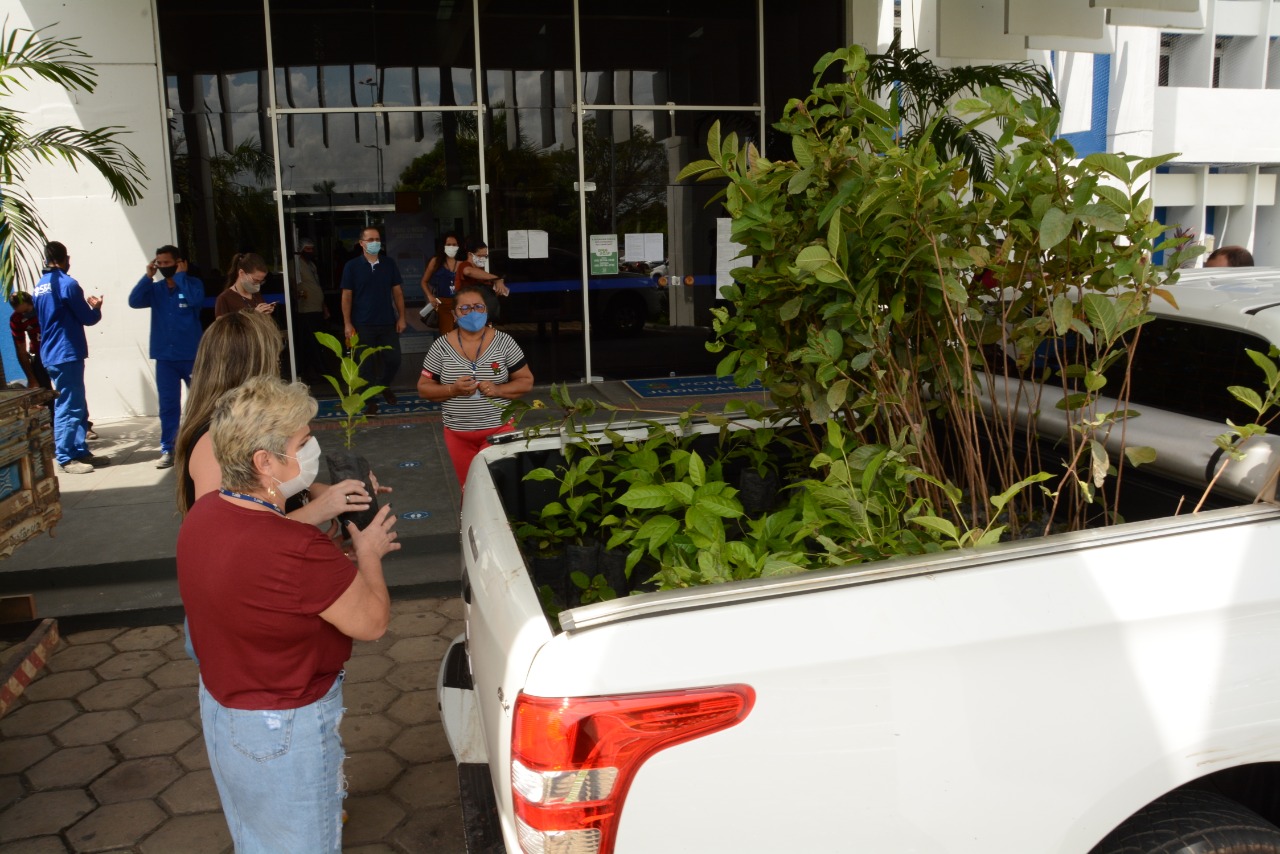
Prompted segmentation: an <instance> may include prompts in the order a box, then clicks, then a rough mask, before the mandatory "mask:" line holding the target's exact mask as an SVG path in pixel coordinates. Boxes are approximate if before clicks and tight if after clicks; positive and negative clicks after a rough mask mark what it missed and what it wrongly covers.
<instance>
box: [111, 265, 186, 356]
mask: <svg viewBox="0 0 1280 854" xmlns="http://www.w3.org/2000/svg"><path fill="white" fill-rule="evenodd" d="M173 284H174V286H173V287H172V288H170V287H169V283H168V281H167V280H166V279H164V278H163V277H161V279H160V281H158V282H153V281H152V280H151V277H150V276H143V277H142V278H141V279H139V280H138V284H136V285H134V286H133V291H132V292H131V293H130V294H129V307H130V308H150V309H151V358H153V359H158V360H161V361H170V362H189V361H191V360H192V359H194V358H195V357H196V348H197V347H199V346H200V336H201V335H203V334H204V329H203V328H202V327H201V326H200V308H201V306H203V305H204V283H203V282H201V281H200V280H199V279H197V278H196V277H195V276H188V275H187V274H186V273H182V272H179V273H174V274H173Z"/></svg>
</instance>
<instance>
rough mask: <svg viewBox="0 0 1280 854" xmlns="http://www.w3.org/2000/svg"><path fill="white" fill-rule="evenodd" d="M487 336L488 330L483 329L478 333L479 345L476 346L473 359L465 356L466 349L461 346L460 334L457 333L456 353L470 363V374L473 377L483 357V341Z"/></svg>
mask: <svg viewBox="0 0 1280 854" xmlns="http://www.w3.org/2000/svg"><path fill="white" fill-rule="evenodd" d="M488 335H489V330H488V329H484V330H482V331H481V332H480V343H479V344H477V345H476V357H475V358H474V359H472V358H470V357H469V356H467V349H466V348H465V347H463V346H462V332H461V331H459V332H458V353H460V354H461V355H462V358H464V359H466V360H467V361H468V362H470V363H471V374H472V376H475V372H476V371H478V370H480V357H481V356H482V355H484V339H485V338H486V337H487V336H488Z"/></svg>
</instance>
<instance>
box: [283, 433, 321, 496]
mask: <svg viewBox="0 0 1280 854" xmlns="http://www.w3.org/2000/svg"><path fill="white" fill-rule="evenodd" d="M280 456H282V457H289V459H291V460H297V461H298V475H297V477H291V478H289V479H288V480H286V481H284V482H283V483H281V482H280V481H278V480H277V481H276V483H277V484H279V486H278V487H277V488H278V489H279V490H280V494H281V495H283V496H284V497H285V498H292V497H293V496H295V495H297V494H298V493H299V492H301V491H302V490H304V489H306V488H307V487H309V486H311V484H313V483H315V480H316V475H317V474H319V473H320V443H319V442H317V441H316V437H315V436H312V437H311V438H310V439H308V440H307V441H305V442H303V443H302V447H301V448H299V449H298V456H296V457H290V456H289V455H288V454H281V455H280ZM272 480H275V478H272Z"/></svg>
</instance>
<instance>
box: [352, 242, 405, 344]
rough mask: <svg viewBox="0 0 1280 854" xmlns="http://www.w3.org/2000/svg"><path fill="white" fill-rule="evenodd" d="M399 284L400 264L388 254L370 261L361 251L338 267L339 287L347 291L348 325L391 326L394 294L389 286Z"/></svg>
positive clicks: (395, 316) (394, 316)
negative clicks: (348, 302) (345, 264)
mask: <svg viewBox="0 0 1280 854" xmlns="http://www.w3.org/2000/svg"><path fill="white" fill-rule="evenodd" d="M401 284H402V282H401V281H400V268H399V267H397V266H396V262H395V261H393V260H391V259H390V258H379V259H378V263H376V264H370V263H369V259H367V258H365V257H364V255H361V256H360V257H359V258H352V259H351V260H350V261H348V262H347V266H345V267H343V268H342V289H343V290H344V291H351V292H352V294H351V325H352V326H395V325H396V321H397V320H399V317H398V316H397V315H396V303H395V297H394V295H393V294H392V289H393V288H395V287H398V286H400V285H401Z"/></svg>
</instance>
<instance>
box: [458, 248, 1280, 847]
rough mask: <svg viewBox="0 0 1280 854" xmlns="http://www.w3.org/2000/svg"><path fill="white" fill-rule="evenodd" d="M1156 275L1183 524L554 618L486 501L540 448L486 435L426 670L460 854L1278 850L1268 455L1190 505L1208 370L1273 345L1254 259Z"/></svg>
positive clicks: (906, 561) (1274, 538)
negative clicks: (1171, 278) (1160, 283)
mask: <svg viewBox="0 0 1280 854" xmlns="http://www.w3.org/2000/svg"><path fill="white" fill-rule="evenodd" d="M1173 291H1174V293H1175V295H1176V297H1177V300H1178V303H1179V305H1180V310H1178V311H1175V310H1173V309H1172V308H1168V307H1162V306H1154V307H1153V311H1155V312H1157V313H1158V314H1159V315H1160V318H1159V320H1157V321H1155V322H1154V323H1153V325H1151V326H1148V327H1146V328H1144V332H1143V336H1144V338H1143V344H1142V348H1144V353H1145V354H1146V355H1147V356H1149V357H1151V358H1150V359H1149V360H1148V362H1147V363H1146V364H1148V365H1149V366H1150V369H1151V371H1152V377H1151V378H1150V379H1148V378H1144V377H1142V376H1139V377H1138V378H1137V379H1135V401H1134V403H1133V408H1135V409H1138V410H1139V411H1141V412H1142V413H1143V416H1142V418H1140V419H1133V420H1132V423H1133V424H1138V423H1139V422H1141V421H1144V420H1146V421H1147V422H1149V423H1151V424H1152V425H1153V430H1154V433H1153V434H1151V435H1148V436H1145V437H1144V438H1143V440H1142V441H1143V442H1144V443H1147V444H1152V445H1155V446H1156V447H1157V449H1158V450H1159V451H1160V452H1161V453H1162V455H1163V456H1162V458H1161V461H1160V462H1158V463H1155V464H1152V466H1151V467H1150V468H1149V469H1148V470H1147V479H1148V481H1149V483H1148V485H1149V486H1150V487H1151V488H1150V490H1149V492H1148V495H1149V496H1154V498H1153V506H1155V507H1157V508H1158V509H1156V510H1155V511H1154V512H1156V513H1157V514H1164V513H1170V512H1172V510H1173V508H1174V507H1175V506H1176V503H1177V499H1178V498H1179V497H1181V496H1185V497H1186V498H1187V501H1188V503H1187V504H1186V505H1185V506H1184V508H1183V511H1182V515H1177V516H1167V515H1166V516H1163V517H1161V516H1159V515H1157V517H1156V518H1150V519H1147V520H1145V521H1135V522H1128V523H1125V524H1121V525H1116V526H1113V527H1108V528H1103V529H1097V530H1089V531H1083V532H1077V533H1069V534H1060V535H1054V536H1047V537H1043V538H1040V539H1036V540H1030V541H1026V540H1024V541H1019V542H1012V543H1004V544H1000V545H996V546H992V547H986V548H981V549H975V550H967V551H953V552H947V553H944V554H940V555H933V556H928V557H923V558H903V559H895V560H889V561H884V562H881V563H875V564H862V565H859V566H852V567H848V568H843V569H832V570H827V571H821V572H811V573H806V574H802V575H796V576H790V577H785V578H776V579H760V580H752V581H743V582H734V583H730V584H724V585H719V586H713V587H699V588H694V589H688V590H681V591H670V592H662V593H648V594H644V595H636V596H630V597H624V598H620V599H615V600H612V601H606V602H599V603H595V604H591V605H587V606H583V607H578V608H575V609H573V610H570V611H567V612H564V613H563V614H561V617H560V623H561V627H562V630H560V631H557V630H554V629H553V627H552V626H551V625H550V624H549V622H548V619H547V617H546V616H544V614H543V609H542V607H541V606H540V603H539V599H538V594H537V592H536V591H535V589H534V584H533V582H532V580H531V576H530V571H529V570H528V569H527V567H526V564H525V561H524V559H523V557H522V555H521V552H520V550H519V548H518V546H517V542H516V539H515V537H514V535H513V533H512V530H511V527H510V525H509V523H508V517H509V516H510V515H512V514H515V513H517V512H527V511H528V510H530V508H529V507H527V506H524V507H521V506H519V505H521V504H522V503H525V504H527V503H528V502H527V498H528V496H527V495H526V494H525V492H524V491H523V490H524V488H525V486H526V485H525V484H523V483H522V475H523V473H524V472H526V471H528V470H529V469H531V468H533V467H535V466H536V465H540V464H541V463H540V462H538V460H540V459H541V458H542V457H545V455H546V453H547V451H548V449H550V448H553V447H555V446H556V445H557V443H558V440H556V439H535V440H533V441H532V442H526V441H524V440H520V441H514V442H508V443H507V444H503V445H497V446H494V447H491V448H488V449H486V451H485V452H484V453H483V454H481V456H480V457H479V458H478V459H477V461H476V463H475V465H473V467H472V468H471V471H470V475H469V477H468V480H467V489H466V501H465V504H464V507H463V511H462V556H463V577H462V588H463V598H464V601H465V603H466V634H465V635H464V636H462V637H459V638H458V639H457V640H456V641H455V643H454V645H453V647H452V648H451V650H450V651H449V653H448V655H447V657H446V660H445V663H444V666H442V668H441V675H440V683H439V698H440V703H441V710H442V717H443V720H444V724H445V728H446V731H447V733H448V737H449V740H450V743H451V745H452V747H453V750H454V754H455V757H456V759H457V762H458V763H459V779H460V781H461V784H462V789H463V804H464V823H465V826H466V830H467V836H468V843H469V845H470V846H471V847H470V850H472V851H502V850H506V851H509V852H512V854H515V852H519V851H523V852H526V854H534V852H544V854H552V852H566V853H567V852H573V854H597V852H598V853H599V854H609V852H616V853H617V854H626V852H664V854H666V852H735V854H739V852H769V854H778V852H826V851H851V852H876V854H882V853H883V852H983V854H993V852H994V854H1030V852H1070V854H1085V852H1090V851H1095V852H1099V854H1101V852H1132V853H1133V854H1136V853H1137V852H1156V851H1160V852H1175V851H1178V852H1188V853H1189V852H1194V854H1225V852H1236V854H1241V853H1242V852H1246V851H1247V852H1280V829H1277V826H1276V825H1277V824H1280V509H1278V508H1277V507H1276V506H1275V505H1274V504H1273V503H1251V502H1252V499H1253V498H1254V496H1255V495H1256V493H1257V491H1258V489H1259V488H1261V487H1262V486H1263V485H1264V484H1265V483H1266V482H1267V478H1268V477H1269V475H1270V474H1271V470H1272V468H1273V467H1274V465H1273V461H1276V460H1280V453H1277V449H1278V448H1280V444H1278V443H1276V442H1274V441H1272V440H1271V438H1270V437H1260V438H1259V439H1255V440H1253V441H1254V442H1255V445H1254V448H1253V451H1252V453H1251V455H1250V457H1249V459H1248V460H1247V461H1246V462H1245V463H1232V464H1231V466H1232V467H1233V468H1234V471H1231V470H1230V469H1229V473H1230V475H1231V476H1230V477H1226V478H1223V479H1222V481H1220V483H1219V485H1218V487H1217V493H1218V497H1219V501H1218V504H1219V506H1218V507H1217V509H1213V510H1208V511H1205V512H1201V513H1198V514H1190V513H1189V512H1188V509H1189V508H1190V507H1191V506H1194V503H1195V499H1196V498H1197V497H1198V496H1199V495H1200V493H1201V491H1202V490H1203V487H1204V483H1205V478H1206V476H1207V475H1208V474H1210V473H1211V472H1212V470H1213V469H1214V467H1215V466H1218V465H1221V464H1222V463H1221V460H1220V459H1216V458H1215V457H1216V456H1219V455H1215V451H1216V450H1217V449H1216V448H1215V447H1214V446H1213V444H1212V437H1213V436H1216V435H1218V434H1219V433H1221V432H1223V430H1224V427H1223V424H1222V419H1223V417H1224V416H1223V415H1222V414H1221V411H1222V408H1223V406H1225V404H1221V403H1220V400H1221V399H1222V398H1225V397H1226V393H1225V391H1224V389H1225V387H1226V386H1227V385H1228V384H1232V383H1239V384H1244V385H1249V386H1250V387H1257V386H1258V385H1260V378H1261V372H1260V371H1258V370H1257V368H1256V367H1254V366H1253V365H1252V363H1251V362H1249V361H1248V360H1247V359H1246V358H1245V357H1244V354H1243V348H1244V347H1251V348H1254V349H1260V350H1262V351H1264V352H1265V351H1266V349H1267V345H1268V342H1280V273H1278V272H1268V271H1256V270H1249V271H1226V272H1225V273H1224V272H1223V271H1204V272H1203V273H1199V272H1196V273H1191V274H1188V275H1186V276H1184V278H1183V279H1182V280H1181V281H1180V282H1179V283H1178V284H1177V285H1176V286H1174V287H1173ZM1145 348H1150V349H1145ZM1138 373H1139V374H1141V371H1138ZM1144 395H1146V397H1144ZM1161 395H1163V397H1161ZM1049 408H1051V407H1049ZM1215 413H1216V414H1215ZM1157 422H1158V424H1157ZM1155 426H1158V427H1159V429H1158V430H1155V429H1154V428H1155ZM539 454H541V455H542V457H539ZM531 458H532V459H531ZM1144 468H1145V467H1144ZM1162 496H1163V498H1162ZM1161 501H1164V502H1165V504H1161ZM1166 505H1167V506H1166ZM534 509H536V508H534Z"/></svg>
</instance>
